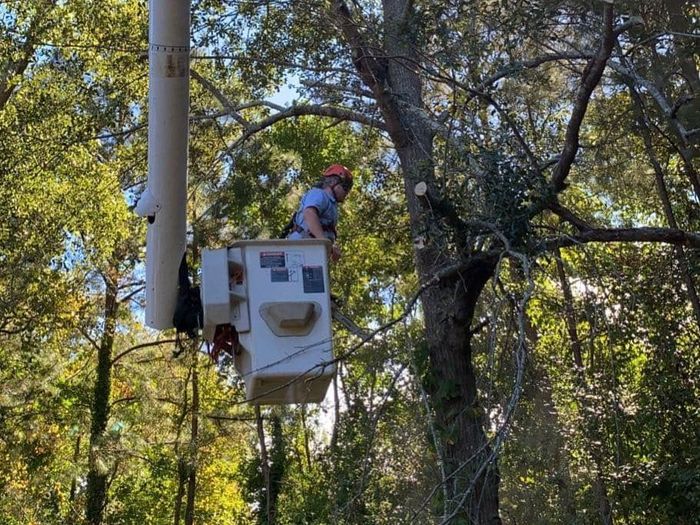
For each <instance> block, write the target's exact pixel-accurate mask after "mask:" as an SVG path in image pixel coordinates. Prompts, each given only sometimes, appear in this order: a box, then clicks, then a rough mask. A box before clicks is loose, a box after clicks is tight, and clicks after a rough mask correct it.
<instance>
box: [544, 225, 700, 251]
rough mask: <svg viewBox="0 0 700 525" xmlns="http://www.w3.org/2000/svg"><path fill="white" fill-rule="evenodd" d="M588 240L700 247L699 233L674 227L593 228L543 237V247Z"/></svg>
mask: <svg viewBox="0 0 700 525" xmlns="http://www.w3.org/2000/svg"><path fill="white" fill-rule="evenodd" d="M590 242H657V243H666V244H674V245H681V246H688V247H691V248H700V233H691V232H686V231H683V230H678V229H674V228H617V229H593V230H588V231H584V232H581V233H578V234H576V235H567V236H565V237H556V238H549V239H544V241H543V248H544V249H545V250H554V249H556V248H565V247H568V246H577V245H579V244H587V243H590Z"/></svg>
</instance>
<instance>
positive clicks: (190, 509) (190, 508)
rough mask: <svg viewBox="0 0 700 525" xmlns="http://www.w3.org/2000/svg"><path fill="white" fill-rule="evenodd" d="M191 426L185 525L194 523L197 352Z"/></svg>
mask: <svg viewBox="0 0 700 525" xmlns="http://www.w3.org/2000/svg"><path fill="white" fill-rule="evenodd" d="M192 361H193V362H192V426H191V429H192V430H191V435H190V450H189V462H188V473H187V474H188V478H187V507H186V508H185V525H193V524H194V502H195V495H196V490H197V448H198V443H197V440H198V439H199V376H198V374H197V352H196V351H195V352H193V354H192Z"/></svg>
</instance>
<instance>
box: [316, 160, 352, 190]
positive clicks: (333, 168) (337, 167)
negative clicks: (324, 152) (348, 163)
mask: <svg viewBox="0 0 700 525" xmlns="http://www.w3.org/2000/svg"><path fill="white" fill-rule="evenodd" d="M323 176H324V177H334V176H335V177H339V178H340V183H341V185H342V186H344V187H345V189H346V190H347V191H350V188H352V172H351V171H350V170H349V169H347V168H346V167H345V166H343V165H342V164H331V165H330V166H328V167H327V168H326V171H324V172H323Z"/></svg>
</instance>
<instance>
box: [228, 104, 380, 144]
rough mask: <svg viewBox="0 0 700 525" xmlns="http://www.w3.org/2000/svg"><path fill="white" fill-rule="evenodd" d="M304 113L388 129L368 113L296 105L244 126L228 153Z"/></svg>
mask: <svg viewBox="0 0 700 525" xmlns="http://www.w3.org/2000/svg"><path fill="white" fill-rule="evenodd" d="M304 115H316V116H319V117H331V118H334V119H337V120H341V121H342V120H347V121H352V122H358V123H360V124H366V125H367V126H371V127H374V128H378V129H381V130H386V127H385V125H384V123H383V122H382V121H380V120H376V119H373V118H370V117H368V116H366V115H363V114H361V113H357V112H355V111H351V110H348V109H344V108H336V107H331V106H321V105H316V104H308V105H294V106H291V107H289V108H286V109H285V110H284V111H280V112H278V113H275V114H274V115H270V116H269V117H267V118H266V119H263V120H261V121H259V122H254V123H251V124H250V125H249V126H248V127H246V128H244V130H243V134H242V135H241V137H239V138H238V139H237V140H236V141H235V142H234V143H233V144H231V146H229V147H228V149H227V150H226V153H229V152H231V151H232V150H234V149H235V148H237V147H238V146H239V145H240V144H242V143H243V142H245V141H246V140H247V139H249V138H250V137H251V136H253V135H254V134H256V133H259V132H260V131H262V130H264V129H266V128H269V127H270V126H272V125H273V124H275V123H277V122H279V121H281V120H284V119H288V118H292V117H301V116H304Z"/></svg>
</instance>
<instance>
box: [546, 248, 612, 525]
mask: <svg viewBox="0 0 700 525" xmlns="http://www.w3.org/2000/svg"><path fill="white" fill-rule="evenodd" d="M556 264H557V274H558V276H559V282H560V284H561V287H562V291H563V294H564V317H565V319H566V327H567V331H568V333H569V339H570V341H571V349H572V357H573V363H574V368H575V373H576V377H577V379H578V381H579V387H580V389H581V393H582V395H580V396H579V399H578V404H579V407H580V410H581V413H582V414H583V423H584V428H583V434H584V437H585V438H586V440H587V441H588V443H589V450H590V453H591V456H592V459H593V462H594V464H595V480H594V483H593V486H594V493H595V494H594V495H595V499H596V503H597V505H598V513H599V514H600V520H601V523H602V524H603V525H613V511H612V506H611V505H610V497H609V496H608V488H607V484H606V482H605V478H604V476H603V454H602V453H601V451H600V449H599V447H598V446H595V445H594V443H596V442H602V439H601V436H600V435H599V434H600V423H599V422H598V421H597V417H596V416H595V414H596V413H597V411H596V407H591V406H590V401H588V399H590V397H591V396H590V395H589V394H590V390H591V389H590V387H589V385H588V382H587V380H586V373H585V368H584V365H583V356H582V352H581V350H582V345H581V339H580V338H579V335H578V328H577V321H576V313H575V311H574V302H573V301H574V299H573V294H572V292H571V286H570V285H569V279H568V277H567V275H566V270H565V268H564V264H563V263H562V260H561V252H560V251H559V250H557V252H556Z"/></svg>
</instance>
